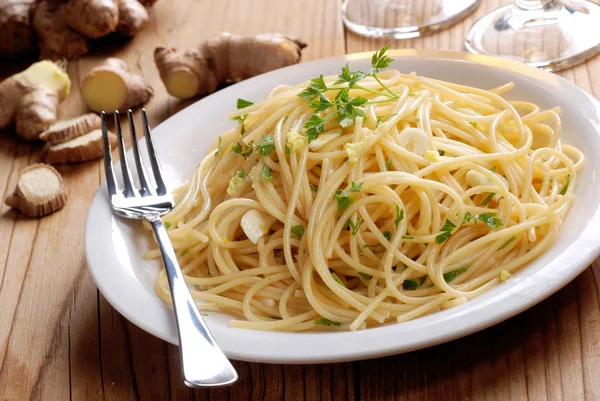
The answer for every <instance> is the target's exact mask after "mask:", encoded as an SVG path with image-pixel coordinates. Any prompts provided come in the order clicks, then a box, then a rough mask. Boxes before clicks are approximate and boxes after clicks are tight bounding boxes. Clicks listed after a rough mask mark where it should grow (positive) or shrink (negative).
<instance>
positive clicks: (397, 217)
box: [394, 203, 404, 228]
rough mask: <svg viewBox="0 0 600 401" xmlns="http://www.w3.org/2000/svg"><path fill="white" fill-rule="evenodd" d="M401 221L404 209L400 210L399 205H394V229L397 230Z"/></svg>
mask: <svg viewBox="0 0 600 401" xmlns="http://www.w3.org/2000/svg"><path fill="white" fill-rule="evenodd" d="M402 219H404V209H401V208H400V205H398V204H397V203H396V220H394V224H395V225H396V228H398V225H399V224H400V222H401V221H402Z"/></svg>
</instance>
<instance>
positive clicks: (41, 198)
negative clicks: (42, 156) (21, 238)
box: [5, 163, 67, 217]
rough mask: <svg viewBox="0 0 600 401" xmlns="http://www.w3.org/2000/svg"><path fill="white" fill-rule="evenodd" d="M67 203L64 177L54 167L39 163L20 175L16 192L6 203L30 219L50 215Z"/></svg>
mask: <svg viewBox="0 0 600 401" xmlns="http://www.w3.org/2000/svg"><path fill="white" fill-rule="evenodd" d="M66 202H67V195H66V193H65V189H64V187H63V182H62V177H61V175H60V174H59V172H58V171H56V170H55V169H54V168H53V167H52V166H49V165H47V164H43V163H37V164H34V165H31V166H29V167H27V168H25V169H24V170H23V171H21V173H20V175H19V181H18V182H17V187H16V188H15V191H14V192H13V193H12V194H11V195H9V196H8V197H7V198H6V200H5V203H6V204H7V205H8V206H10V207H13V208H15V209H18V210H19V211H20V212H21V213H23V214H24V215H26V216H30V217H39V216H45V215H47V214H50V213H52V212H54V211H56V210H58V209H60V208H62V207H63V206H64V205H65V203H66Z"/></svg>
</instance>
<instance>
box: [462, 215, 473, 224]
mask: <svg viewBox="0 0 600 401" xmlns="http://www.w3.org/2000/svg"><path fill="white" fill-rule="evenodd" d="M473 218H474V216H473V214H472V213H471V212H465V218H464V219H463V224H465V223H469V222H470V221H471V220H473Z"/></svg>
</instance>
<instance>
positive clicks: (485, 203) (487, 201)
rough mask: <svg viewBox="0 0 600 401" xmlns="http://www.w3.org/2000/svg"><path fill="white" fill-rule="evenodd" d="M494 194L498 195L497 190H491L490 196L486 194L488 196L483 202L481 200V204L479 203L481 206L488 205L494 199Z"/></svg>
mask: <svg viewBox="0 0 600 401" xmlns="http://www.w3.org/2000/svg"><path fill="white" fill-rule="evenodd" d="M494 195H496V193H495V192H490V193H489V194H488V196H486V198H485V199H484V200H483V202H481V205H479V206H481V207H485V206H487V204H488V203H490V201H491V200H492V198H493V197H494Z"/></svg>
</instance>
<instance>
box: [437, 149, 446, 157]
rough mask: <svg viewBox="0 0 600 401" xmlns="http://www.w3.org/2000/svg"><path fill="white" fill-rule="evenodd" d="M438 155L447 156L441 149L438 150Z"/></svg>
mask: <svg viewBox="0 0 600 401" xmlns="http://www.w3.org/2000/svg"><path fill="white" fill-rule="evenodd" d="M438 153H439V154H440V156H444V155H445V154H446V152H445V151H443V150H441V149H438Z"/></svg>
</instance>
